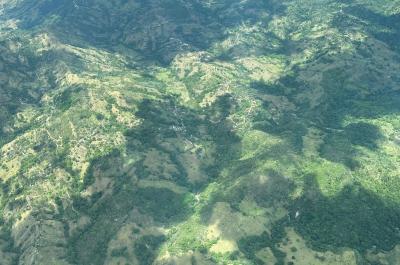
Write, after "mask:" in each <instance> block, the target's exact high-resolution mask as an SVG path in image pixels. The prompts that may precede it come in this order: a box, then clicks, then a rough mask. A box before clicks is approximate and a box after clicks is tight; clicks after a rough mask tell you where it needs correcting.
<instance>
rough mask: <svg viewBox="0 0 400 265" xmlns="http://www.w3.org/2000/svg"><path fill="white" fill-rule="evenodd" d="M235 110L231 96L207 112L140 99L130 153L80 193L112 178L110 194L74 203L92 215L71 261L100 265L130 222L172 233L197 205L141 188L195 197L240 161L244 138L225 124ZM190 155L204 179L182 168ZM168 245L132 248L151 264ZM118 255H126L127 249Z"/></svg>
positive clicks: (110, 159)
mask: <svg viewBox="0 0 400 265" xmlns="http://www.w3.org/2000/svg"><path fill="white" fill-rule="evenodd" d="M231 108H234V102H233V99H232V98H231V97H230V96H223V97H220V98H219V99H218V100H217V101H216V102H215V103H214V104H213V105H212V106H210V107H209V108H208V109H207V110H204V111H200V112H198V111H195V110H192V109H189V108H186V107H184V106H182V105H180V104H179V103H178V99H177V98H175V97H167V98H164V99H163V100H149V99H145V100H143V102H142V103H141V104H140V106H139V110H138V112H137V113H136V115H137V117H139V118H141V119H142V123H141V125H140V126H138V127H137V128H135V129H132V130H130V131H127V132H126V133H125V135H126V139H127V145H126V148H127V150H126V154H124V155H123V154H122V153H121V152H120V151H117V150H116V151H114V152H112V153H111V154H109V155H107V156H105V157H102V158H99V159H97V160H95V161H93V162H92V165H91V167H90V168H89V170H88V173H87V174H86V176H85V181H84V187H83V189H85V188H86V187H88V186H90V185H92V184H93V183H95V181H96V179H98V178H101V177H104V176H106V177H109V178H111V179H112V180H113V186H112V194H105V193H104V192H98V193H95V194H93V195H92V197H91V198H90V199H89V200H87V199H84V198H81V197H77V198H75V200H74V208H75V209H76V210H78V211H79V212H80V213H81V214H87V215H88V216H90V217H91V219H92V223H91V225H90V226H88V227H87V228H86V229H85V230H83V231H81V232H80V233H78V234H77V235H75V236H74V238H72V239H71V246H72V248H71V250H70V257H71V262H72V263H75V264H88V265H91V264H93V265H97V264H102V263H103V262H104V260H105V257H106V254H107V246H108V243H109V242H110V240H112V239H113V238H114V237H115V235H116V233H117V232H118V231H119V229H120V228H121V227H122V226H124V225H126V224H132V223H135V224H136V225H138V226H139V227H151V226H153V225H156V226H163V227H169V226H172V225H174V224H176V223H180V222H182V221H184V220H186V218H187V217H188V216H190V214H191V213H192V211H193V209H192V207H193V203H194V202H193V200H194V199H193V198H192V197H191V196H190V195H189V193H188V192H183V193H178V192H175V191H174V190H172V189H169V188H167V187H166V188H163V187H157V186H156V185H155V186H154V187H153V186H151V185H150V186H146V187H141V186H140V185H139V184H138V183H140V182H141V181H142V180H147V181H154V183H155V182H157V181H169V182H170V183H173V184H176V185H177V186H179V187H181V188H184V189H187V190H189V191H193V192H200V191H201V190H202V189H204V188H205V187H206V186H207V184H208V183H209V182H210V181H212V180H213V178H214V177H216V176H217V175H218V174H219V172H220V170H221V169H222V168H223V167H224V166H225V163H227V162H229V161H230V159H231V157H230V155H231V156H235V148H236V147H235V146H236V145H238V144H239V138H238V137H237V136H236V135H235V134H233V133H232V129H231V128H230V124H229V122H228V120H227V119H226V118H227V117H228V115H229V114H230V112H231V111H232V109H231ZM194 144H198V145H203V146H204V147H203V149H197V150H195V149H191V148H188V147H191V146H192V147H194V146H195V145H194ZM209 148H210V149H209ZM214 149H215V151H213V150H214ZM155 154H156V156H154V157H152V156H153V155H155ZM188 154H190V155H193V156H195V157H196V159H194V160H193V163H197V164H198V165H199V169H200V170H201V172H202V179H200V180H196V181H193V180H191V179H190V177H191V175H190V174H191V173H190V168H189V167H190V165H189V167H188V164H187V163H185V157H186V156H187V155H188ZM222 154H223V155H222ZM138 156H139V157H140V158H141V159H140V160H139V161H138V162H136V163H134V164H133V165H130V166H129V167H126V165H124V163H125V162H126V161H127V160H129V157H138ZM149 156H150V160H151V163H149ZM210 156H211V157H210ZM210 159H211V162H210ZM135 211H136V212H137V213H136V214H135ZM138 213H139V214H138ZM139 215H143V216H147V217H146V218H147V219H145V221H143V217H142V219H140V218H139V217H138V216H139ZM146 220H147V221H146ZM140 229H141V228H140ZM137 236H138V235H137ZM138 237H139V236H138ZM164 240H166V238H165V237H164V236H162V234H161V235H160V236H156V237H147V238H146V237H139V238H138V239H137V240H136V241H135V242H136V243H134V246H133V249H134V251H135V254H136V256H137V257H138V259H139V261H140V262H141V263H140V264H143V265H145V264H152V262H153V261H154V258H155V257H156V256H157V248H158V246H160V245H161V243H162V242H163V241H164ZM146 245H147V246H152V249H149V247H146ZM82 249H84V251H82ZM124 253H125V254H124ZM114 254H115V255H116V256H119V255H126V251H122V252H121V253H120V252H118V251H116V252H115V253H114ZM74 257H75V258H74Z"/></svg>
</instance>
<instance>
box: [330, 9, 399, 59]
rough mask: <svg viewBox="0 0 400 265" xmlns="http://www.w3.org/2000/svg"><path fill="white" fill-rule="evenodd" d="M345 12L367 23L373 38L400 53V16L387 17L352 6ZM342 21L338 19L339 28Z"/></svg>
mask: <svg viewBox="0 0 400 265" xmlns="http://www.w3.org/2000/svg"><path fill="white" fill-rule="evenodd" d="M344 12H345V13H348V14H351V15H353V16H356V17H357V18H359V19H361V20H363V21H367V23H368V25H366V28H367V29H368V31H369V33H370V34H371V35H372V36H374V37H375V38H376V39H378V40H380V41H382V42H384V43H386V44H387V45H388V46H389V47H390V48H391V49H393V50H395V51H397V52H400V46H399V39H400V30H399V29H400V14H394V15H387V16H386V15H383V14H379V13H376V12H374V11H372V10H370V9H368V8H366V7H365V6H362V5H353V6H350V7H348V8H346V9H345V10H344ZM341 21H343V20H340V19H339V18H338V20H337V26H339V27H340V26H341V23H340V22H341ZM379 27H381V28H379Z"/></svg>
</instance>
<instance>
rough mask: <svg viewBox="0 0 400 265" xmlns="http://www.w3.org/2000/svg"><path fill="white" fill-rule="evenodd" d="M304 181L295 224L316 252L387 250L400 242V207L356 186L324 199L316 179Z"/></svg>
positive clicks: (296, 202) (312, 177)
mask: <svg viewBox="0 0 400 265" xmlns="http://www.w3.org/2000/svg"><path fill="white" fill-rule="evenodd" d="M305 181H306V182H305V187H306V189H307V190H306V193H305V194H304V196H303V197H302V198H300V199H298V200H297V201H295V202H294V204H293V206H292V209H293V211H292V213H293V216H292V220H293V222H292V224H293V225H294V227H295V229H296V231H297V232H299V233H300V234H301V235H302V236H303V237H304V238H305V239H306V240H307V241H308V243H309V244H310V245H311V246H312V247H313V248H314V249H317V250H323V251H324V250H332V251H335V250H338V249H340V248H343V247H349V248H352V249H356V250H359V251H361V253H365V251H366V250H373V249H375V250H377V251H388V250H391V249H393V247H394V246H395V245H397V244H399V243H400V227H399V224H400V210H399V207H398V205H388V204H387V203H385V202H384V201H382V199H381V198H379V196H378V195H376V194H374V193H372V192H370V191H368V190H366V189H365V188H363V187H362V186H361V185H359V184H357V183H355V184H352V185H348V186H346V187H344V188H343V189H342V190H341V191H340V192H339V193H338V194H337V195H335V196H333V197H325V196H324V195H323V194H322V193H321V191H320V190H319V187H318V184H317V183H316V180H315V177H314V176H306V178H305ZM296 211H298V213H299V215H298V217H297V218H296V217H295V216H294V213H295V212H296Z"/></svg>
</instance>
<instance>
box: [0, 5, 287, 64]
mask: <svg viewBox="0 0 400 265" xmlns="http://www.w3.org/2000/svg"><path fill="white" fill-rule="evenodd" d="M34 11H37V15H31V14H32V13H33V12H34ZM265 11H266V12H267V13H269V14H270V16H269V17H268V18H266V17H265V16H263V12H265ZM284 12H285V5H284V4H282V3H280V1H274V0H267V1H263V0H250V1H245V2H240V3H239V2H237V1H225V2H219V3H217V4H216V3H214V4H211V5H208V4H207V3H205V2H204V1H200V0H192V1H179V0H169V1H159V0H150V1H149V0H146V1H144V0H142V1H135V2H133V1H130V0H128V1H117V3H114V4H109V3H102V2H100V1H94V0H90V1H84V0H76V1H64V0H57V1H52V3H51V4H49V3H48V2H40V3H34V1H33V2H32V1H22V3H20V4H19V5H18V6H17V7H15V8H13V9H11V10H8V11H7V12H6V14H9V16H10V17H16V18H19V19H21V21H22V24H21V26H22V27H23V28H25V29H29V28H35V27H38V26H39V27H40V25H41V24H43V23H45V21H46V20H47V19H49V18H50V17H52V16H53V17H54V16H55V17H57V20H56V22H55V24H54V25H52V26H51V28H50V29H51V32H52V33H53V34H54V35H56V36H57V37H58V38H59V39H61V40H62V41H63V42H65V43H69V44H72V45H76V46H82V45H83V46H88V47H96V48H100V49H105V50H109V51H111V52H122V53H126V55H132V54H134V55H133V56H134V57H137V58H143V59H144V60H145V61H147V62H157V63H161V64H168V63H169V62H170V61H171V60H172V59H173V58H174V57H175V56H176V55H177V54H180V53H184V52H188V51H197V50H207V49H208V48H210V47H211V46H212V45H213V44H214V43H215V42H217V41H219V40H222V39H223V38H225V37H226V31H227V30H229V29H233V28H235V27H237V26H239V25H242V24H244V23H246V24H250V25H252V24H255V23H259V22H262V23H264V24H265V25H267V23H268V22H269V21H270V19H271V18H272V15H279V14H283V13H284ZM28 14H29V15H28ZM135 53H136V54H135Z"/></svg>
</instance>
